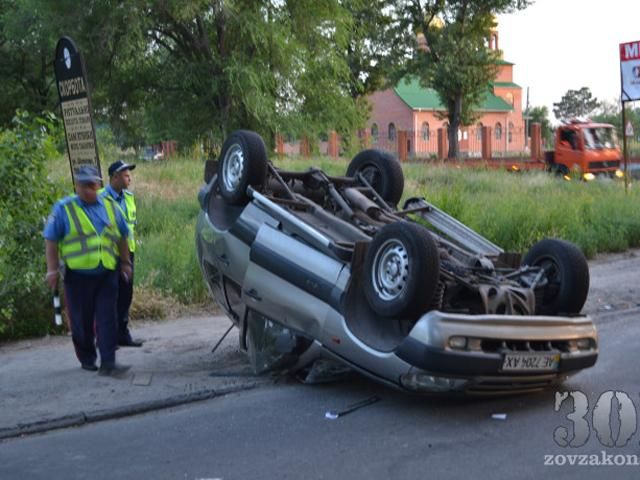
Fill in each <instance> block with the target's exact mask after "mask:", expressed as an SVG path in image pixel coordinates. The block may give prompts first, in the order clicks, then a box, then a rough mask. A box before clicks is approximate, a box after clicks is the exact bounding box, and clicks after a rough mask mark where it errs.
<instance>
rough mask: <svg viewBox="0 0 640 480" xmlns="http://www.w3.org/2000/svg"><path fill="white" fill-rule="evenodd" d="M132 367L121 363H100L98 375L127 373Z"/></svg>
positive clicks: (110, 375) (106, 375)
mask: <svg viewBox="0 0 640 480" xmlns="http://www.w3.org/2000/svg"><path fill="white" fill-rule="evenodd" d="M130 368H131V365H121V364H119V363H114V364H112V365H100V368H99V369H98V375H101V376H105V377H117V376H119V375H122V374H123V373H126V372H127V371H128V370H129V369H130Z"/></svg>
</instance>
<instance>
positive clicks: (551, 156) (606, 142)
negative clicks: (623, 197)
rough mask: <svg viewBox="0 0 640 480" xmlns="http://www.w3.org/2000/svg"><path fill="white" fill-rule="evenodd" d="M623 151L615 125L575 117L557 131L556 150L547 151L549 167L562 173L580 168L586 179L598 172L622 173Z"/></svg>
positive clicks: (568, 173) (577, 170)
mask: <svg viewBox="0 0 640 480" xmlns="http://www.w3.org/2000/svg"><path fill="white" fill-rule="evenodd" d="M621 161H622V152H621V150H620V146H619V145H618V139H617V136H616V131H615V128H614V127H613V125H609V124H606V123H592V122H581V121H572V122H570V123H567V124H566V125H562V126H561V127H558V129H557V130H556V132H555V150H552V151H546V152H545V163H546V168H547V169H548V170H549V171H551V172H555V173H557V174H559V175H563V176H569V175H571V172H579V174H580V175H581V176H582V178H583V179H584V180H593V179H595V178H596V176H600V175H606V176H610V177H614V176H615V177H622V176H623V175H624V174H623V173H622V171H621V170H620V164H621Z"/></svg>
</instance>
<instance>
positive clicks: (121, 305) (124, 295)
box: [118, 253, 134, 343]
mask: <svg viewBox="0 0 640 480" xmlns="http://www.w3.org/2000/svg"><path fill="white" fill-rule="evenodd" d="M129 259H130V260H131V278H129V279H127V280H125V279H123V278H122V277H121V276H119V275H118V282H119V283H118V342H121V343H127V342H130V341H131V332H130V331H129V308H130V307H131V301H132V300H133V275H134V261H133V259H134V255H133V253H129Z"/></svg>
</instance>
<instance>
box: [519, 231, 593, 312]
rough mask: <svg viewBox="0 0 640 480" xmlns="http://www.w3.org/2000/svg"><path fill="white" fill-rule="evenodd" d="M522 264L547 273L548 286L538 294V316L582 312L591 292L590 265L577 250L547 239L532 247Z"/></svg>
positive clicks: (570, 245)
mask: <svg viewBox="0 0 640 480" xmlns="http://www.w3.org/2000/svg"><path fill="white" fill-rule="evenodd" d="M522 263H523V264H524V265H529V266H535V267H543V268H544V269H545V270H546V271H547V274H546V276H547V279H548V281H549V284H548V285H547V286H545V287H544V289H543V291H542V292H537V294H536V314H538V315H558V314H566V315H574V314H577V313H580V310H582V307H583V306H584V303H585V301H586V300H587V294H588V293H589V265H588V264H587V259H586V258H585V256H584V254H583V253H582V251H581V250H580V249H579V248H578V247H576V246H575V245H574V244H573V243H570V242H566V241H564V240H558V239H555V238H547V239H544V240H541V241H539V242H538V243H536V244H535V245H534V246H533V247H531V249H530V250H529V252H527V254H526V255H525V257H524V261H523V262H522ZM539 293H541V294H539Z"/></svg>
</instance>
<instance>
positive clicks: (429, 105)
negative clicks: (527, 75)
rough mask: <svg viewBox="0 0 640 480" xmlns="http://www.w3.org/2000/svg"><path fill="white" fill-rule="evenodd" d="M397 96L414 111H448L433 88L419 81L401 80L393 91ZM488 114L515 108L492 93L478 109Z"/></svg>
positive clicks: (487, 94) (486, 96)
mask: <svg viewBox="0 0 640 480" xmlns="http://www.w3.org/2000/svg"><path fill="white" fill-rule="evenodd" d="M393 90H394V91H395V92H396V94H397V95H398V96H399V97H400V98H401V99H402V101H403V102H404V103H406V104H407V105H408V106H409V107H410V108H412V109H413V110H446V109H445V107H444V105H443V104H442V102H441V101H440V97H439V96H438V93H437V92H436V91H435V90H434V89H433V88H424V87H422V86H421V85H420V82H419V81H418V79H416V78H413V79H410V80H408V81H405V80H400V82H399V83H398V84H397V85H396V87H395V88H394V89H393ZM476 110H478V111H486V112H508V111H511V110H513V107H512V106H511V105H509V104H508V103H507V102H505V101H504V100H503V99H502V98H500V97H497V96H495V95H494V94H493V93H491V92H490V91H487V92H486V93H485V95H484V98H483V100H482V102H481V103H480V106H479V107H478V108H477V109H476Z"/></svg>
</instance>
